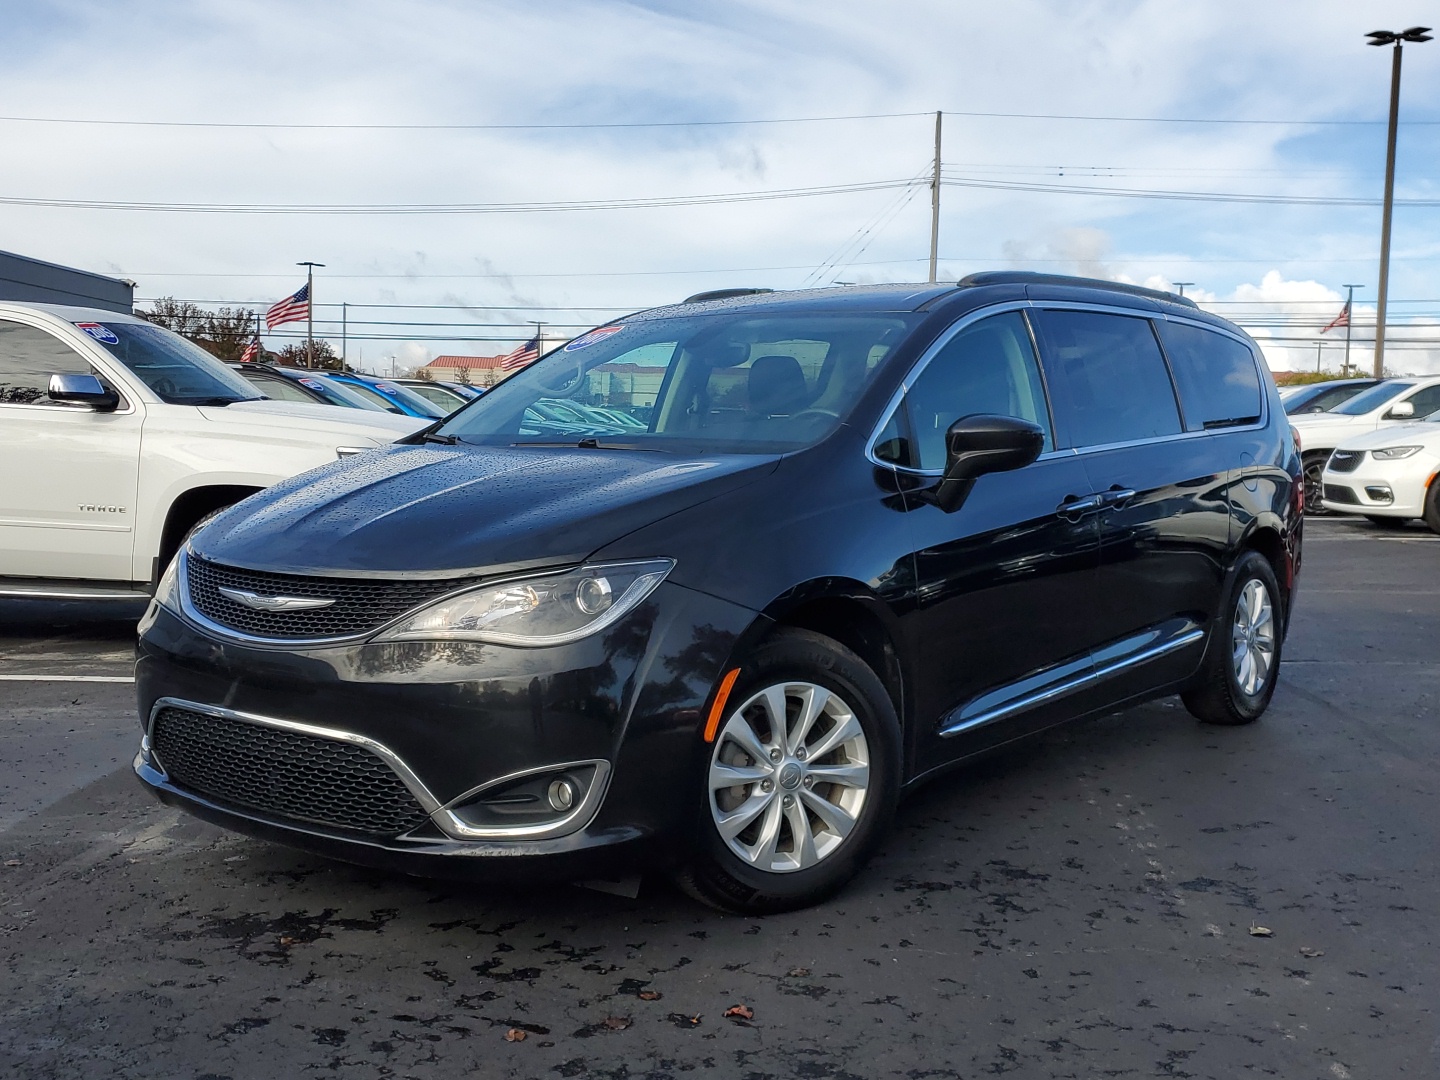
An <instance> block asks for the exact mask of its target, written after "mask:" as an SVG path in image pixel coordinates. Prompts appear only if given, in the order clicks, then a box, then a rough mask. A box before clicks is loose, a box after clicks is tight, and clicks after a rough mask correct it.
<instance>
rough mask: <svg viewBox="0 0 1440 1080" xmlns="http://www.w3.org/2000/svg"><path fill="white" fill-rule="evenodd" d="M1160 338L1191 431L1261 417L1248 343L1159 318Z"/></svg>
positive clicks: (1257, 376)
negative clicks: (1178, 389) (1168, 359)
mask: <svg viewBox="0 0 1440 1080" xmlns="http://www.w3.org/2000/svg"><path fill="white" fill-rule="evenodd" d="M1156 325H1157V326H1158V328H1159V330H1160V340H1161V341H1163V342H1164V343H1165V353H1166V355H1167V356H1168V357H1169V358H1170V369H1171V370H1172V371H1173V372H1174V373H1175V382H1176V384H1177V385H1178V386H1179V388H1180V402H1181V404H1182V405H1183V406H1184V407H1185V426H1186V427H1188V428H1189V429H1190V430H1191V431H1200V430H1203V429H1205V428H1217V427H1227V426H1230V425H1234V424H1250V423H1254V422H1256V421H1257V420H1259V419H1260V403H1261V401H1263V400H1264V393H1263V391H1262V390H1261V389H1260V370H1259V369H1258V368H1257V367H1256V366H1255V357H1254V354H1252V353H1251V352H1250V348H1249V346H1247V345H1245V344H1244V343H1243V342H1239V341H1236V340H1235V339H1234V338H1232V337H1227V336H1226V335H1224V334H1217V333H1215V332H1214V331H1213V330H1205V329H1202V328H1201V327H1198V326H1191V325H1189V324H1187V323H1175V322H1161V323H1157V324H1156Z"/></svg>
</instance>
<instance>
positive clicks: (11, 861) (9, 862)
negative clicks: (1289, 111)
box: [5, 859, 20, 866]
mask: <svg viewBox="0 0 1440 1080" xmlns="http://www.w3.org/2000/svg"><path fill="white" fill-rule="evenodd" d="M5 865H6V866H19V865H20V860H19V859H6V860H5Z"/></svg>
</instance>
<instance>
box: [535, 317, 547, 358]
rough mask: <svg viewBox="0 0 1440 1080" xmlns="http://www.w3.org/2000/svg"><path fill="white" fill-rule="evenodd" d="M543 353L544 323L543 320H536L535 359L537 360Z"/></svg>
mask: <svg viewBox="0 0 1440 1080" xmlns="http://www.w3.org/2000/svg"><path fill="white" fill-rule="evenodd" d="M544 355H545V324H544V323H543V322H536V323H535V359H536V360H539V359H540V357H542V356H544Z"/></svg>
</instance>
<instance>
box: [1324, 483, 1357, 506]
mask: <svg viewBox="0 0 1440 1080" xmlns="http://www.w3.org/2000/svg"><path fill="white" fill-rule="evenodd" d="M1325 501H1326V502H1333V503H1344V504H1345V505H1346V506H1359V505H1360V500H1359V499H1358V498H1356V496H1355V492H1354V491H1352V490H1351V489H1350V488H1348V487H1345V486H1344V485H1343V484H1326V485H1325Z"/></svg>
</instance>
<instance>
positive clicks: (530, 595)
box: [136, 273, 1301, 913]
mask: <svg viewBox="0 0 1440 1080" xmlns="http://www.w3.org/2000/svg"><path fill="white" fill-rule="evenodd" d="M1037 345H1038V351H1037ZM642 358H643V366H645V367H646V368H648V369H651V370H652V377H653V382H654V386H655V391H654V399H653V402H652V401H651V400H650V394H649V391H646V393H645V395H644V396H645V397H646V402H645V404H644V405H643V406H637V405H631V404H627V403H628V402H630V401H631V400H632V399H633V397H634V396H636V395H635V394H632V393H631V392H630V391H629V390H628V389H627V390H626V392H625V394H624V396H623V397H622V396H620V395H619V394H618V393H617V396H616V397H614V398H613V399H609V398H607V395H608V394H610V393H611V388H612V383H613V381H614V380H612V379H611V377H610V375H609V371H611V370H613V366H616V365H633V364H638V363H640V361H641V360H642ZM656 369H658V371H657V370H656ZM662 375H663V377H660V376H662ZM607 400H608V401H610V404H608V405H604V406H600V407H601V408H607V409H610V410H616V411H622V412H626V413H629V414H630V415H631V416H635V415H636V412H638V410H639V409H641V408H643V409H644V410H645V415H646V416H648V417H649V420H648V422H647V423H645V424H644V426H643V428H642V429H636V428H635V427H633V426H632V425H627V424H622V423H619V422H613V423H611V424H609V425H608V426H605V427H602V426H601V425H600V421H599V420H598V419H596V420H595V421H594V425H593V426H592V427H591V428H590V430H591V432H592V433H591V434H588V435H585V436H581V437H576V436H574V435H573V434H572V435H564V436H561V435H556V436H551V437H543V436H537V435H535V434H532V433H531V432H530V431H529V430H527V425H528V424H529V423H531V421H530V420H529V419H528V414H530V413H531V412H532V411H533V409H534V408H535V407H536V406H537V404H539V403H542V402H547V401H560V402H565V401H570V402H574V403H577V404H578V403H582V402H583V403H586V404H587V405H591V406H593V405H594V403H595V402H597V401H607ZM1300 484H1301V469H1300V461H1299V457H1298V454H1297V452H1296V449H1295V447H1294V444H1293V441H1292V438H1291V434H1290V430H1289V426H1288V424H1287V422H1286V419H1285V415H1284V413H1283V411H1282V410H1281V408H1280V404H1279V399H1278V397H1277V395H1276V392H1275V389H1274V386H1273V384H1272V383H1271V382H1270V379H1269V377H1268V374H1267V370H1266V368H1265V365H1264V363H1263V361H1262V360H1261V358H1260V354H1259V350H1258V349H1257V348H1256V346H1255V344H1254V342H1252V341H1251V340H1250V339H1249V338H1248V337H1247V336H1246V335H1245V334H1244V332H1243V331H1241V330H1240V329H1238V328H1237V327H1235V326H1233V325H1232V324H1230V323H1228V322H1226V321H1224V320H1223V319H1220V318H1217V317H1215V316H1212V315H1209V314H1206V313H1204V312H1202V311H1200V310H1199V309H1198V308H1196V307H1195V306H1194V304H1193V303H1191V302H1189V301H1186V300H1184V299H1181V298H1178V297H1175V296H1172V295H1170V294H1166V293H1160V292H1154V291H1152V290H1148V289H1142V288H1138V287H1133V286H1122V285H1116V284H1111V283H1108V282H1098V281H1088V280H1084V279H1076V278H1062V277H1052V276H1046V275H1033V274H1020V273H996V274H980V275H974V276H971V277H969V278H966V279H965V280H964V281H961V282H960V283H959V284H958V286H957V285H934V284H930V285H914V286H875V287H856V288H846V289H830V290H817V291H808V292H796V293H766V294H760V295H745V296H740V297H732V298H729V299H717V300H711V301H704V300H700V301H696V302H693V303H681V304H678V305H674V306H670V307H665V308H659V309H654V310H650V311H644V312H639V313H637V314H635V315H631V316H627V317H625V318H624V319H622V320H620V321H618V322H616V323H612V324H610V325H608V326H604V327H600V328H598V329H596V330H593V331H591V332H590V333H588V334H585V335H582V336H581V337H579V338H577V339H575V340H574V341H571V342H569V343H568V344H567V345H565V346H564V347H562V348H560V349H557V350H556V351H554V352H552V353H550V354H549V355H547V356H545V357H544V358H542V359H541V360H539V361H537V362H535V363H534V364H532V365H531V366H530V367H528V368H526V369H525V370H523V371H521V372H518V373H517V374H515V375H513V376H512V377H510V378H509V379H507V380H505V381H504V382H503V383H501V384H499V385H497V386H496V387H495V388H494V389H492V390H491V391H490V392H489V393H487V394H486V395H485V397H484V398H482V399H481V400H479V401H477V402H474V403H472V404H471V405H470V406H468V407H467V408H466V409H464V410H463V411H462V412H460V413H458V414H456V415H455V416H453V417H451V418H450V419H448V420H446V421H445V422H443V423H441V424H439V425H436V426H435V427H433V428H430V429H427V430H426V431H425V432H423V433H422V434H421V435H419V436H415V437H412V438H411V439H409V440H406V441H405V444H404V445H398V446H396V447H393V448H391V449H388V450H384V451H381V452H379V453H378V454H371V455H367V456H366V457H365V459H364V460H363V462H361V461H355V462H349V461H346V462H337V463H335V464H332V465H329V466H326V467H325V468H323V469H321V470H318V471H316V472H313V473H311V474H309V475H307V476H305V477H299V478H296V479H294V480H291V481H288V482H286V483H283V484H280V485H278V486H277V487H275V488H273V489H271V490H270V491H268V492H266V493H264V494H262V495H259V496H257V497H255V498H253V499H250V500H248V501H247V502H246V503H245V504H243V505H242V506H239V507H235V508H233V509H231V510H230V511H228V512H226V513H225V514H222V515H221V516H220V517H218V518H216V519H215V520H214V521H213V522H211V523H210V524H209V525H208V526H206V527H205V528H204V529H202V530H201V531H200V532H199V533H197V534H196V535H195V536H194V537H193V538H192V539H191V541H190V543H189V544H188V545H187V546H186V547H185V549H184V551H183V553H182V554H181V556H180V558H179V559H178V560H177V561H176V564H175V566H174V569H173V572H172V573H170V574H169V575H168V576H167V578H166V580H165V583H164V585H163V587H162V588H161V589H160V590H159V592H158V594H157V596H156V599H155V602H154V603H153V604H152V605H151V607H150V609H149V611H148V612H147V614H146V616H145V619H144V620H143V622H142V626H141V635H140V645H139V663H138V667H137V688H138V695H139V706H140V710H141V719H142V723H143V725H144V729H145V733H146V734H145V740H144V742H143V744H142V748H141V752H140V755H139V757H138V758H137V760H136V769H137V772H138V773H139V775H140V777H141V778H142V779H143V780H144V782H145V783H146V784H148V785H149V786H150V788H151V789H152V790H153V791H154V792H155V793H156V794H157V795H158V796H159V797H160V798H161V799H162V800H163V801H165V802H167V803H169V804H172V805H175V806H178V807H182V808H184V809H186V810H189V811H191V812H193V813H195V814H198V815H200V816H201V817H204V818H207V819H209V820H211V821H213V822H217V823H219V824H221V825H224V826H226V827H228V828H232V829H235V830H238V831H241V832H246V833H250V834H252V835H255V836H260V837H265V838H269V839H271V840H276V841H280V842H283V843H286V844H291V845H294V846H297V847H301V848H305V849H308V850H311V851H317V852H322V853H326V854H329V855H332V856H336V857H339V858H344V859H351V860H354V861H356V862H361V863H369V864H372V865H376V866H382V867H388V868H391V869H395V870H402V871H406V872H411V873H416V874H422V875H438V876H449V875H454V876H475V877H482V878H487V879H490V880H507V879H516V878H534V877H536V876H551V875H553V876H582V877H583V876H594V875H597V874H598V875H613V874H614V873H616V872H618V871H619V870H621V869H622V868H623V867H624V866H625V865H627V864H629V865H640V866H652V867H667V868H671V869H673V870H674V872H675V873H676V875H677V878H678V880H679V881H680V882H681V883H682V885H683V886H684V887H685V888H686V889H687V890H689V891H690V892H691V893H693V894H694V895H696V896H698V897H700V898H701V899H703V900H705V901H707V902H709V903H711V904H714V905H716V906H719V907H722V908H726V909H729V910H733V911H744V912H757V913H758V912H769V911H777V910H783V909H788V908H793V907H797V906H801V905H805V904H809V903H813V902H816V901H817V900H820V899H821V898H823V897H825V896H827V895H829V894H830V893H832V892H834V891H835V890H836V889H838V888H839V887H840V886H841V885H842V884H843V883H844V882H845V881H846V880H847V879H849V878H850V877H851V876H852V875H854V874H855V873H856V872H857V871H858V870H859V868H860V866H861V865H862V864H863V862H864V861H865V859H866V858H867V857H868V856H869V855H870V854H871V852H873V851H874V850H875V848H876V846H877V845H878V844H879V843H880V842H881V840H882V837H883V835H884V833H885V830H886V827H887V825H888V823H889V821H890V819H891V816H892V814H893V812H894V809H895V806H896V802H897V800H898V798H899V797H900V795H901V793H902V792H903V791H906V790H909V789H911V788H913V787H915V786H916V785H918V784H920V783H922V782H923V781H925V780H926V779H928V778H930V777H932V776H935V775H937V774H938V773H940V772H942V771H944V770H946V769H949V768H952V767H954V766H955V765H957V764H958V763H960V762H962V761H964V760H966V759H968V758H971V757H972V756H974V755H976V754H978V753H982V752H984V751H986V750H988V749H991V748H994V747H996V746H999V745H1001V744H1003V743H1006V742H1008V741H1010V740H1012V739H1015V738H1017V737H1020V736H1023V735H1026V734H1028V733H1031V732H1035V731H1038V730H1041V729H1043V728H1046V727H1048V726H1050V725H1052V724H1055V723H1059V722H1061V721H1065V720H1070V719H1073V718H1077V717H1082V716H1093V715H1097V714H1100V713H1108V712H1112V711H1114V710H1115V709H1117V708H1119V707H1121V706H1124V705H1128V704H1132V703H1135V702H1139V701H1144V700H1146V699H1148V698H1153V697H1157V696H1160V695H1164V694H1173V693H1180V694H1181V695H1182V699H1183V701H1184V703H1185V705H1186V707H1187V708H1188V709H1189V710H1190V711H1191V712H1192V713H1193V714H1194V715H1195V716H1197V717H1199V718H1200V719H1201V720H1204V721H1207V722H1210V723H1216V724H1244V723H1248V722H1250V721H1253V720H1255V719H1256V718H1257V717H1259V716H1260V715H1261V713H1262V712H1264V710H1265V708H1266V706H1267V705H1268V703H1269V701H1270V697H1271V694H1272V693H1273V692H1274V689H1275V678H1276V673H1277V672H1278V670H1279V663H1280V656H1281V648H1282V642H1283V640H1284V633H1285V627H1286V625H1287V622H1288V619H1289V613H1290V610H1291V600H1292V598H1293V596H1294V589H1295V584H1296V579H1297V572H1298V570H1299V566H1300V540H1301V520H1300V509H1301V507H1300V490H1301V488H1300ZM300 687H303V688H304V692H303V693H302V692H298V688H300ZM255 761H266V762H271V763H273V767H270V768H266V769H264V770H262V771H257V770H256V769H255V768H254V766H253V762H255Z"/></svg>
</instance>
